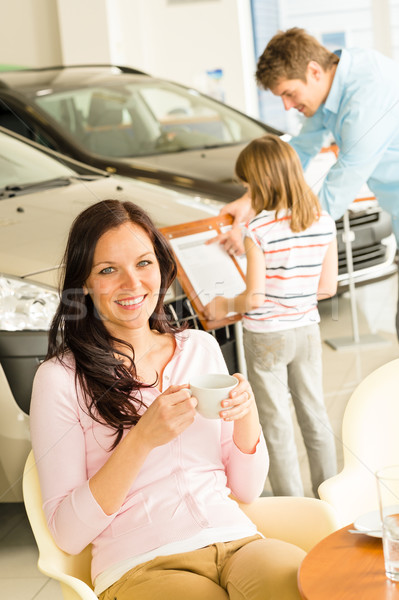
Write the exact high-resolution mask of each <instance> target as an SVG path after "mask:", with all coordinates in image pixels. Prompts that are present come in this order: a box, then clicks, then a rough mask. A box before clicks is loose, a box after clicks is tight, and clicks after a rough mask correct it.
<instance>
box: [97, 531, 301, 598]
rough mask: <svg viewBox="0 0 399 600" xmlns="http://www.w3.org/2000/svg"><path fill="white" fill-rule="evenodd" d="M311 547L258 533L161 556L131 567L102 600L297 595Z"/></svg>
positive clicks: (284, 596) (106, 592) (289, 596)
mask: <svg viewBox="0 0 399 600" xmlns="http://www.w3.org/2000/svg"><path fill="white" fill-rule="evenodd" d="M304 556H305V552H304V551H303V550H301V549H300V548H298V547H297V546H294V545H292V544H288V543H286V542H282V541H280V540H275V539H263V538H261V537H260V536H258V535H256V536H253V537H249V538H244V539H241V540H236V541H234V542H224V543H217V544H212V545H211V546H206V547H205V548H200V549H199V550H194V551H193V552H184V553H182V554H173V555H172V556H160V557H158V558H155V559H154V560H150V561H148V562H146V563H144V564H141V565H138V566H137V567H135V568H134V569H131V570H130V571H128V572H127V573H126V574H125V575H123V576H122V577H121V578H120V579H119V580H118V581H117V582H116V583H114V584H113V585H112V586H111V587H109V588H108V589H107V590H105V591H104V592H103V593H102V594H100V600H228V599H229V598H230V599H231V600H293V599H298V598H300V596H299V592H298V588H297V570H298V567H299V564H300V563H301V561H302V559H303V558H304Z"/></svg>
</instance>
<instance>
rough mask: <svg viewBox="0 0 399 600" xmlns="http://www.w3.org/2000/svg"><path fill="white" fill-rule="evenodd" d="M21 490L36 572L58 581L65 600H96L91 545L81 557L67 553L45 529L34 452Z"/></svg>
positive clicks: (25, 471)
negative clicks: (34, 546)
mask: <svg viewBox="0 0 399 600" xmlns="http://www.w3.org/2000/svg"><path fill="white" fill-rule="evenodd" d="M22 488H23V496H24V503H25V508H26V512H27V515H28V519H29V522H30V525H31V528H32V531H33V535H34V536H35V540H36V544H37V547H38V550H39V559H38V563H37V565H38V568H39V570H40V571H41V572H42V573H44V574H45V575H47V576H48V577H52V578H54V579H57V580H58V581H60V583H61V588H62V592H63V595H64V598H65V600H67V599H68V600H72V599H73V600H75V599H76V600H77V599H79V600H81V599H82V600H83V599H84V600H95V599H97V596H96V595H95V594H94V592H93V588H92V584H91V576H90V565H91V548H90V546H87V547H86V548H85V549H84V550H83V551H82V552H81V553H80V554H77V555H74V556H72V555H71V554H67V553H66V552H63V551H62V550H61V549H60V548H59V547H58V546H57V545H56V543H55V542H54V540H53V537H52V535H51V533H50V531H49V529H48V527H47V522H46V518H45V515H44V512H43V508H42V495H41V491H40V484H39V477H38V474H37V468H36V463H35V459H34V456H33V451H31V452H30V453H29V456H28V458H27V460H26V463H25V469H24V474H23V482H22Z"/></svg>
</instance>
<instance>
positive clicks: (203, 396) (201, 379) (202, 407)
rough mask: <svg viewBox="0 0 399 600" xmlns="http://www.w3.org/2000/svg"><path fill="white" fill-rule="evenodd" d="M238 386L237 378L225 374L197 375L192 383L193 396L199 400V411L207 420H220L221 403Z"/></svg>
mask: <svg viewBox="0 0 399 600" xmlns="http://www.w3.org/2000/svg"><path fill="white" fill-rule="evenodd" d="M236 385H238V379H237V377H233V376H232V375H225V374H223V373H209V374H207V375H197V376H196V377H193V378H192V379H191V381H190V392H191V395H192V396H194V397H195V398H197V400H198V404H197V407H196V408H197V411H198V412H199V414H200V415H202V416H203V417H206V418H207V419H219V418H220V415H219V412H220V411H221V410H222V408H223V407H222V405H221V402H222V400H225V399H226V398H228V397H229V392H230V390H232V389H233V388H235V387H236Z"/></svg>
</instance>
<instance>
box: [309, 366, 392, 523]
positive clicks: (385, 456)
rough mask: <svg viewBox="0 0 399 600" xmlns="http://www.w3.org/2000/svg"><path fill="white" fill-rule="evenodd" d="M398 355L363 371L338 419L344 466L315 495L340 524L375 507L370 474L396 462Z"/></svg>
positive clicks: (348, 521) (373, 477)
mask: <svg viewBox="0 0 399 600" xmlns="http://www.w3.org/2000/svg"><path fill="white" fill-rule="evenodd" d="M398 424H399V359H396V360H393V361H391V362H389V363H387V364H385V365H383V366H382V367H379V368H378V369H376V370H375V371H374V372H373V373H371V374H370V375H368V376H367V377H366V378H365V379H364V380H363V381H362V382H361V383H360V384H359V385H358V387H357V388H356V389H355V391H354V392H353V394H352V396H351V397H350V399H349V401H348V404H347V406H346V409H345V413H344V417H343V422H342V443H343V453H344V468H343V470H342V471H341V473H339V474H338V475H336V476H335V477H332V478H331V479H328V480H326V481H324V482H323V483H322V484H321V486H320V488H319V495H320V497H321V498H322V499H323V500H326V501H327V502H330V503H331V504H332V505H333V506H334V507H335V509H336V510H337V511H338V512H339V513H340V514H341V516H342V520H343V522H344V523H350V522H351V521H353V519H354V518H356V517H357V516H359V515H360V514H362V512H368V511H370V510H377V509H378V497H377V485H376V480H375V472H376V471H377V470H378V469H380V468H381V467H385V466H387V465H391V464H399V435H398Z"/></svg>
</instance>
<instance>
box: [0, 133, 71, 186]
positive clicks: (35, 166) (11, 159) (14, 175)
mask: <svg viewBox="0 0 399 600" xmlns="http://www.w3.org/2000/svg"><path fill="white" fill-rule="evenodd" d="M71 175H75V173H74V172H73V171H72V170H71V169H69V168H67V167H65V166H64V165H63V164H61V163H60V162H58V161H57V160H54V159H53V158H51V157H50V156H47V155H46V154H44V153H43V152H40V150H37V149H36V148H32V147H30V146H29V144H25V143H24V142H21V141H19V140H17V139H15V138H13V137H11V136H9V135H6V134H5V133H2V132H0V188H1V189H4V188H5V187H6V186H15V185H25V184H36V183H39V182H44V181H51V180H54V179H59V178H62V177H71Z"/></svg>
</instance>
